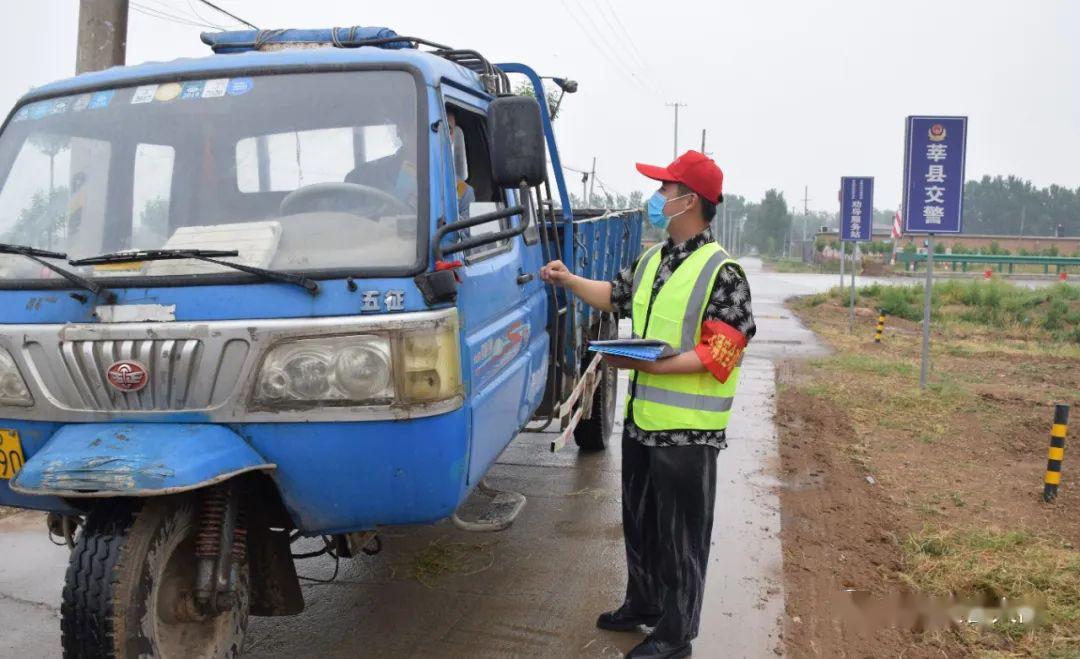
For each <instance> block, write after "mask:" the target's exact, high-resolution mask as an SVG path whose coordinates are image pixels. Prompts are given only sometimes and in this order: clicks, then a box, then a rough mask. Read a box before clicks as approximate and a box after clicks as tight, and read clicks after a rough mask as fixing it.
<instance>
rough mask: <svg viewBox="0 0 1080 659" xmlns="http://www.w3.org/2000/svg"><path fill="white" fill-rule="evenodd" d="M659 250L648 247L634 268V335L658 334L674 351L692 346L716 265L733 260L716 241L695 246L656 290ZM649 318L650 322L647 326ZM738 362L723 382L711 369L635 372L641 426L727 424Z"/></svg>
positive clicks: (636, 412) (707, 426) (709, 426)
mask: <svg viewBox="0 0 1080 659" xmlns="http://www.w3.org/2000/svg"><path fill="white" fill-rule="evenodd" d="M661 258H662V257H661V255H660V253H659V250H657V249H656V248H654V249H651V250H649V251H648V252H646V254H645V255H644V256H643V257H642V259H641V260H640V261H639V262H638V266H637V268H635V272H634V318H633V320H634V335H635V336H637V335H638V334H643V335H644V338H647V339H659V340H661V341H665V342H667V343H668V344H670V345H672V346H673V347H674V348H675V349H676V351H677V352H688V351H691V350H694V349H695V348H696V347H697V344H698V342H699V341H700V336H701V334H700V332H701V322H702V318H703V316H704V313H705V309H706V307H707V305H708V303H709V299H710V297H711V295H710V294H711V292H712V288H713V284H714V282H715V281H716V276H717V273H718V272H719V270H720V268H721V267H722V266H724V265H726V264H728V263H735V262H734V261H732V260H731V258H730V257H729V256H728V254H727V252H725V251H724V249H723V248H722V247H720V246H719V245H718V244H716V243H708V244H706V245H703V246H702V247H700V248H698V250H697V251H695V252H694V253H693V254H691V255H690V256H689V257H687V259H686V260H685V261H683V263H682V264H681V265H680V266H679V267H678V268H676V270H675V272H674V273H672V275H671V277H670V278H669V279H668V280H667V281H666V282H665V283H664V284H663V285H662V286H661V287H660V290H659V291H658V292H657V294H656V296H655V297H654V296H653V295H652V288H653V285H654V282H655V280H656V274H657V272H658V270H659V265H660V261H661ZM646 318H648V319H649V320H648V327H647V328H646V327H645V324H646ZM739 371H740V369H739V367H738V366H736V368H735V369H734V370H733V371H732V373H731V375H730V376H729V377H728V379H727V381H726V382H720V381H719V380H717V379H716V378H715V377H714V376H713V375H712V373H710V372H708V371H705V372H700V373H687V374H676V375H651V374H648V373H642V372H638V373H636V374H635V386H634V387H633V398H632V405H633V414H634V422H635V424H636V425H637V426H638V427H639V428H641V429H642V430H647V431H655V430H722V429H724V428H726V427H727V424H728V420H729V418H730V416H731V407H732V404H733V402H734V398H735V388H736V385H737V382H738V376H739Z"/></svg>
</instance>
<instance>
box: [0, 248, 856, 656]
mask: <svg viewBox="0 0 1080 659" xmlns="http://www.w3.org/2000/svg"><path fill="white" fill-rule="evenodd" d="M744 263H745V265H746V266H747V270H748V272H749V276H750V281H751V290H752V294H753V303H754V311H755V315H756V316H757V319H758V327H759V330H758V335H757V337H756V338H755V340H754V341H753V342H752V344H751V348H750V350H749V352H748V353H747V358H746V360H745V362H744V367H743V371H742V381H741V384H740V389H739V393H738V396H737V399H736V405H735V414H734V417H733V419H734V420H733V422H732V427H731V429H730V430H729V433H730V434H729V437H730V439H729V446H730V448H729V449H728V450H727V451H724V452H722V453H721V454H720V457H719V460H720V462H719V470H718V471H719V478H718V491H717V505H716V511H717V512H716V522H715V525H714V534H713V545H712V557H711V559H710V566H709V573H708V585H707V588H706V603H705V610H704V612H703V616H702V629H701V635H700V637H699V639H698V640H697V642H696V643H695V646H694V654H695V656H699V657H769V656H776V655H777V654H780V653H781V652H782V645H783V644H782V638H781V628H782V616H783V608H784V607H783V602H784V599H783V598H784V595H783V588H782V582H781V567H782V564H781V560H782V559H781V552H780V541H779V530H780V515H779V503H778V498H777V496H776V485H777V482H776V480H775V476H774V474H775V473H776V471H777V467H778V458H777V447H776V435H775V431H774V428H773V423H772V416H773V410H774V387H773V381H774V380H773V372H774V363H775V361H776V360H777V359H779V358H783V357H785V356H794V355H811V354H815V353H817V352H819V351H820V350H821V348H820V346H819V345H818V344H817V343H816V342H815V341H814V338H813V335H812V334H811V333H810V332H808V331H807V330H805V329H804V328H802V327H801V326H800V325H799V323H798V322H797V321H796V320H795V319H794V318H793V317H792V316H791V315H790V314H789V312H787V310H786V309H785V308H784V307H783V305H782V302H783V300H784V299H786V298H787V297H790V296H794V295H801V294H806V293H811V292H815V291H821V290H826V289H827V288H828V287H830V286H833V285H835V284H836V283H837V277H835V276H825V275H796V274H773V273H762V272H761V271H760V263H759V262H758V261H757V260H756V259H746V260H745V261H744ZM860 283H863V282H860ZM624 329H626V330H627V332H628V328H624ZM622 388H623V389H624V388H625V382H623V383H622ZM620 407H621V406H620ZM619 416H620V417H621V409H620V413H619ZM617 433H618V429H617ZM551 439H552V435H550V434H523V435H521V436H520V437H519V438H518V439H516V440H515V441H514V442H513V443H512V444H511V445H510V447H509V448H508V449H507V450H506V452H505V453H504V454H503V455H502V456H501V457H500V459H499V461H498V464H496V465H495V467H493V469H492V470H491V472H490V473H489V475H488V482H489V483H490V484H491V485H493V486H494V487H496V488H499V489H505V490H514V491H517V492H521V493H523V494H525V495H526V497H527V498H528V504H527V505H526V507H525V509H524V511H523V512H522V513H521V515H520V517H519V518H518V520H517V522H516V523H515V524H514V525H513V527H511V528H510V529H509V530H507V531H503V532H500V533H493V534H469V533H465V532H462V531H458V530H457V529H455V528H454V527H453V526H452V525H450V524H449V523H446V522H444V523H440V524H436V525H433V526H425V527H408V528H395V529H390V530H387V531H386V532H385V533H384V535H383V540H384V550H383V552H382V553H381V554H379V555H378V556H375V557H364V558H362V559H358V560H355V561H352V560H343V561H342V563H341V566H340V574H339V575H338V578H337V580H336V581H334V582H333V583H329V584H322V583H315V582H305V585H304V596H305V599H306V601H307V608H306V610H305V611H304V612H303V613H302V614H301V615H299V616H295V617H290V618H254V619H252V621H251V625H250V629H249V637H248V643H247V653H248V654H249V655H250V656H254V657H360V656H363V657H412V656H415V657H509V656H538V657H570V656H574V657H618V656H621V654H622V653H624V652H625V651H627V650H629V649H630V648H631V647H633V646H634V645H635V644H636V643H637V642H639V641H640V639H641V638H642V635H641V634H638V633H611V632H604V631H600V630H598V629H596V628H595V626H594V624H593V623H594V621H595V618H596V615H597V614H598V613H600V612H601V611H604V610H607V609H610V608H613V607H615V606H617V605H618V604H619V603H620V602H621V600H622V594H623V588H624V584H625V574H624V563H623V545H622V534H621V533H622V532H621V523H620V504H619V446H618V445H619V441H618V434H616V435H614V436H613V441H612V442H611V444H612V446H611V448H610V449H609V450H608V451H606V452H604V453H601V454H591V455H587V454H579V453H578V452H577V450H576V448H573V447H568V448H566V449H564V450H563V451H562V452H560V453H558V454H551V453H549V452H548V443H549V442H550V440H551ZM66 554H67V552H66V550H65V549H64V548H61V547H55V546H53V545H51V544H50V543H49V541H48V540H47V539H46V536H45V531H44V524H43V523H42V517H41V516H40V515H37V514H31V513H27V514H20V515H17V516H15V517H11V518H7V519H4V520H0V556H3V557H4V560H3V561H0V620H3V621H4V625H3V628H4V629H5V632H4V633H3V634H2V635H0V656H4V657H23V658H27V659H29V658H33V657H55V656H59V653H60V646H59V608H58V607H59V599H60V589H61V586H62V582H63V571H64V568H65V565H66ZM438 561H443V562H444V563H445V567H449V568H452V571H451V572H450V573H449V574H444V575H442V576H435V575H434V573H433V572H432V568H434V567H436V563H437V562H438ZM418 568H419V569H421V571H422V574H425V575H430V576H427V577H425V578H424V579H423V581H420V580H417V579H416V578H414V575H415V573H416V571H417V569H418ZM425 569H426V570H427V572H423V570H425ZM333 570H334V564H333V561H332V560H331V559H330V558H328V557H322V558H318V559H311V560H307V561H303V562H301V563H300V565H299V571H300V572H301V574H304V575H306V576H310V577H316V578H323V579H325V578H328V577H330V576H331V575H332V574H333Z"/></svg>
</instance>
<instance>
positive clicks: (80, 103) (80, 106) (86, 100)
mask: <svg viewBox="0 0 1080 659" xmlns="http://www.w3.org/2000/svg"><path fill="white" fill-rule="evenodd" d="M88 107H90V94H83V95H82V96H80V97H79V98H77V99H75V102H74V103H72V105H71V111H72V112H82V111H83V110H85V109H86V108H88Z"/></svg>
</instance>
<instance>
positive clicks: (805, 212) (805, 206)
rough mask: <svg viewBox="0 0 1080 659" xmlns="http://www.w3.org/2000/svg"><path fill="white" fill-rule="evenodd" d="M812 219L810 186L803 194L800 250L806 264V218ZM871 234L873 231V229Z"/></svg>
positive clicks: (800, 256)
mask: <svg viewBox="0 0 1080 659" xmlns="http://www.w3.org/2000/svg"><path fill="white" fill-rule="evenodd" d="M808 217H810V186H809V185H804V186H803V193H802V247H801V248H800V250H801V251H802V254H799V258H801V259H802V260H803V263H806V218H808ZM871 233H873V230H872V229H871Z"/></svg>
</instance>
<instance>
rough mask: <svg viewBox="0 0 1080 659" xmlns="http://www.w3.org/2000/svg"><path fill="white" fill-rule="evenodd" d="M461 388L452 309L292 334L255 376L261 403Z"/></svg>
mask: <svg viewBox="0 0 1080 659" xmlns="http://www.w3.org/2000/svg"><path fill="white" fill-rule="evenodd" d="M459 395H461V356H460V353H459V350H458V323H457V315H456V314H453V315H450V316H447V317H446V318H443V319H439V320H438V321H436V322H430V321H429V322H427V323H425V324H424V325H422V326H418V327H405V328H402V329H394V330H386V331H380V332H379V333H371V334H356V335H349V336H335V337H313V338H303V339H295V340H290V341H287V342H285V343H282V344H279V345H278V346H276V347H274V348H273V349H271V350H270V352H269V353H268V354H267V355H266V358H265V359H264V360H263V364H262V368H261V369H260V370H259V374H258V377H257V379H256V381H255V392H254V394H253V402H254V403H255V404H256V405H258V406H261V407H305V406H314V405H391V404H410V403H428V402H433V401H440V400H447V399H449V398H453V397H455V396H459Z"/></svg>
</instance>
